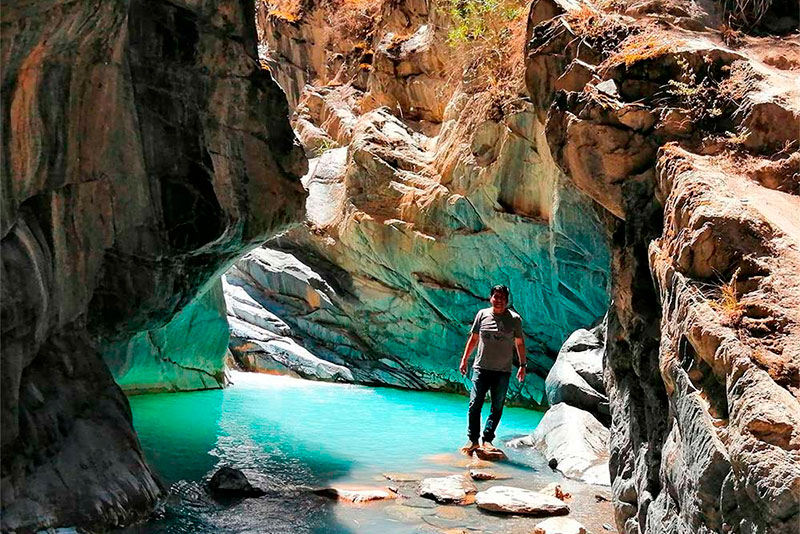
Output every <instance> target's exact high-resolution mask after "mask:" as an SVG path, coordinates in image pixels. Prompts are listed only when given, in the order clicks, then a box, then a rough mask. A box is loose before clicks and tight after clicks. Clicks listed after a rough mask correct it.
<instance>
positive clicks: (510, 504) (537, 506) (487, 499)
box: [475, 486, 569, 515]
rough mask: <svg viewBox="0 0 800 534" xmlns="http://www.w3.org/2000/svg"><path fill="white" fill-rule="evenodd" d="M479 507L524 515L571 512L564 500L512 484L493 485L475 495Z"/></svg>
mask: <svg viewBox="0 0 800 534" xmlns="http://www.w3.org/2000/svg"><path fill="white" fill-rule="evenodd" d="M475 504H476V505H477V506H478V508H481V509H483V510H488V511H490V512H504V513H509V514H523V515H562V514H568V513H569V506H567V505H566V504H565V503H564V502H562V501H560V500H558V499H556V498H555V497H551V496H549V495H544V494H543V493H539V492H536V491H531V490H527V489H522V488H514V487H511V486H492V487H491V488H489V489H487V490H485V491H481V492H479V493H478V494H477V495H475Z"/></svg>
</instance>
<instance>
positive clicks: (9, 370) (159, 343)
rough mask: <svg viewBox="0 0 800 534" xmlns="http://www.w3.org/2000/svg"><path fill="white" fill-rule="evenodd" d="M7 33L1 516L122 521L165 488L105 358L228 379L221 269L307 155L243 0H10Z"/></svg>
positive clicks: (162, 372)
mask: <svg viewBox="0 0 800 534" xmlns="http://www.w3.org/2000/svg"><path fill="white" fill-rule="evenodd" d="M0 32H1V33H2V62H3V82H2V102H3V106H2V108H3V132H4V136H3V151H2V165H0V166H1V167H2V220H1V221H0V228H1V230H2V234H1V235H2V245H1V248H2V282H3V283H2V322H3V330H2V384H3V387H2V530H3V531H14V530H17V531H31V530H35V529H37V528H40V527H49V526H80V527H98V528H102V527H104V526H109V525H119V524H123V523H128V522H130V521H132V520H135V519H137V518H141V517H143V516H144V515H146V514H148V513H149V512H150V511H151V510H152V508H153V506H154V504H155V502H156V500H157V499H158V498H159V496H160V494H161V487H160V485H159V483H158V482H157V481H156V480H155V479H154V477H153V475H152V473H151V471H150V469H149V468H148V467H147V466H146V465H145V462H144V459H143V457H142V453H141V450H140V448H139V445H138V441H137V439H136V436H135V434H134V432H133V429H132V428H131V420H130V417H131V416H130V411H129V408H128V404H127V401H126V399H125V397H124V395H123V394H122V391H121V389H120V388H119V387H118V386H117V385H116V384H115V382H114V380H113V378H112V374H111V372H110V371H109V365H110V366H111V367H113V370H114V372H115V373H116V376H117V377H118V378H119V379H120V380H121V381H122V382H123V383H124V384H129V385H131V386H132V387H134V388H140V387H144V388H149V387H151V386H153V385H155V386H156V387H159V388H172V387H174V386H175V385H176V384H177V385H178V386H179V387H191V388H193V387H206V386H208V385H210V384H216V381H217V380H218V379H219V376H218V375H217V371H219V370H220V365H219V362H218V361H217V362H207V361H206V360H208V359H218V358H221V356H222V354H221V353H220V352H219V351H220V350H223V349H224V342H223V339H222V338H223V337H224V334H223V333H222V331H221V328H220V325H221V323H220V321H219V317H218V316H217V318H213V317H212V316H213V315H214V314H215V313H216V312H217V311H218V308H219V305H220V302H221V301H220V297H221V295H220V291H219V288H218V286H216V287H211V286H212V285H214V284H215V283H216V282H214V280H213V279H214V278H215V277H217V276H218V275H219V274H220V273H221V272H222V271H224V270H225V269H226V268H227V267H228V265H230V263H231V262H232V261H233V260H234V259H236V258H237V257H238V256H240V255H241V254H242V253H243V252H244V251H245V250H246V249H248V248H250V247H252V246H254V245H255V244H257V243H258V242H260V241H263V240H264V239H265V238H266V237H268V236H269V235H270V234H271V233H272V232H274V231H276V230H278V229H279V228H281V227H282V226H283V225H284V224H285V223H287V222H289V221H292V220H295V218H296V217H297V214H298V212H299V208H300V203H301V199H302V191H301V190H300V184H299V181H298V177H299V176H301V175H302V174H303V173H304V172H305V169H306V166H305V158H304V155H303V153H302V151H300V150H299V149H298V147H297V146H296V144H295V137H294V135H293V134H292V130H291V128H290V126H289V123H288V121H287V115H288V111H287V106H286V100H285V97H284V96H283V94H282V92H281V90H280V88H279V87H278V86H277V84H275V83H274V82H273V80H272V79H271V77H270V75H269V73H268V72H266V71H265V70H264V69H262V68H261V67H260V66H259V64H258V62H257V58H256V32H255V25H254V12H253V10H252V7H249V6H248V3H247V2H241V3H240V2H233V1H227V0H221V1H219V2H210V3H204V4H198V3H184V2H177V3H170V2H162V1H159V0H153V1H144V0H142V1H139V0H135V1H131V2H123V1H116V0H112V1H109V2H101V3H92V2H85V1H77V2H70V3H59V2H52V1H49V0H41V1H35V2H23V3H20V2H17V3H11V4H7V5H4V6H3V15H2V26H1V27H0ZM199 294H200V295H204V296H200V297H199V298H198V299H196V297H197V295H199ZM212 312H214V313H212ZM173 318H174V319H173ZM206 326H210V327H212V329H213V330H214V331H215V332H216V334H217V335H216V336H211V337H210V339H205V340H203V341H202V343H206V344H209V345H196V346H195V347H194V348H188V349H186V348H181V349H178V348H177V344H178V343H179V341H180V340H181V339H186V338H187V336H189V335H191V331H192V330H193V329H196V328H200V327H202V328H205V327H206ZM193 337H196V336H193ZM212 345H213V346H212ZM207 349H208V350H210V351H211V352H212V353H210V354H201V353H200V351H205V350H207ZM103 356H105V357H106V358H107V361H108V365H107V364H106V362H105V361H104V360H103ZM181 358H187V359H188V361H179V360H180V359H181ZM140 365H141V366H142V367H139V368H138V369H137V366H140ZM215 375H216V376H215ZM167 382H169V383H170V385H167V384H166V383H167Z"/></svg>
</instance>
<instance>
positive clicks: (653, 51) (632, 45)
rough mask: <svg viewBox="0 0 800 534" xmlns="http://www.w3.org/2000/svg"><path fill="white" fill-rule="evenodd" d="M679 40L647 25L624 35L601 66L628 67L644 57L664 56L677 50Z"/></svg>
mask: <svg viewBox="0 0 800 534" xmlns="http://www.w3.org/2000/svg"><path fill="white" fill-rule="evenodd" d="M680 45H681V41H680V40H679V39H677V38H675V37H672V36H670V35H666V34H665V33H664V32H662V31H659V30H658V29H657V28H653V27H647V28H644V29H643V30H641V31H638V32H636V33H632V34H631V35H629V36H628V37H626V38H625V39H624V40H623V41H622V42H621V43H620V44H619V46H618V47H617V48H616V50H615V51H614V52H613V53H612V54H611V55H610V56H609V57H608V58H607V59H606V60H605V61H604V62H603V64H602V65H601V68H610V67H613V66H616V65H621V64H624V65H625V66H626V67H630V66H631V65H633V64H634V63H637V62H639V61H643V60H646V59H652V58H657V57H661V56H664V55H666V54H669V53H671V52H674V51H675V50H677V48H678V47H679V46H680Z"/></svg>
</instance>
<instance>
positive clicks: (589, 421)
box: [508, 402, 611, 486]
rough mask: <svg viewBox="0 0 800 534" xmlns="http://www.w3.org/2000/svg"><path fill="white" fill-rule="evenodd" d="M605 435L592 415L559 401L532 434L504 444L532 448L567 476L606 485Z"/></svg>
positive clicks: (607, 432) (607, 478) (605, 429)
mask: <svg viewBox="0 0 800 534" xmlns="http://www.w3.org/2000/svg"><path fill="white" fill-rule="evenodd" d="M609 436H610V434H609V431H608V429H607V428H606V427H604V426H603V425H602V424H601V423H600V421H598V420H597V419H596V418H595V417H594V416H593V415H592V414H590V413H589V412H587V411H584V410H581V409H579V408H575V407H574V406H570V405H568V404H565V403H563V402H562V403H559V404H557V405H555V406H553V407H552V408H550V409H549V410H548V411H547V413H545V415H544V417H543V418H542V420H541V422H540V423H539V426H537V427H536V430H535V431H534V432H533V434H531V435H530V436H526V437H524V438H519V439H516V440H512V441H510V442H509V443H508V445H509V446H510V447H525V446H528V447H535V448H536V449H537V450H539V451H540V452H541V453H542V454H544V456H545V457H546V458H547V461H548V462H549V463H550V466H551V467H553V468H554V469H557V470H558V471H560V472H561V473H562V474H564V476H566V477H568V478H573V479H576V480H582V481H584V482H587V483H590V484H599V485H604V486H610V485H611V481H610V476H609V470H608V442H609Z"/></svg>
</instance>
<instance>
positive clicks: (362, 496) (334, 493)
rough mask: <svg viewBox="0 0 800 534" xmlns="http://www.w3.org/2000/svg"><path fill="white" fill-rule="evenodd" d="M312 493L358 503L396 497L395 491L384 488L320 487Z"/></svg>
mask: <svg viewBox="0 0 800 534" xmlns="http://www.w3.org/2000/svg"><path fill="white" fill-rule="evenodd" d="M314 493H315V494H317V495H321V496H323V497H330V498H332V499H337V500H339V501H343V502H348V503H353V504H359V503H364V502H371V501H385V500H388V499H396V498H397V492H395V491H392V490H391V489H386V488H368V489H343V488H322V489H317V490H314Z"/></svg>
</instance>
